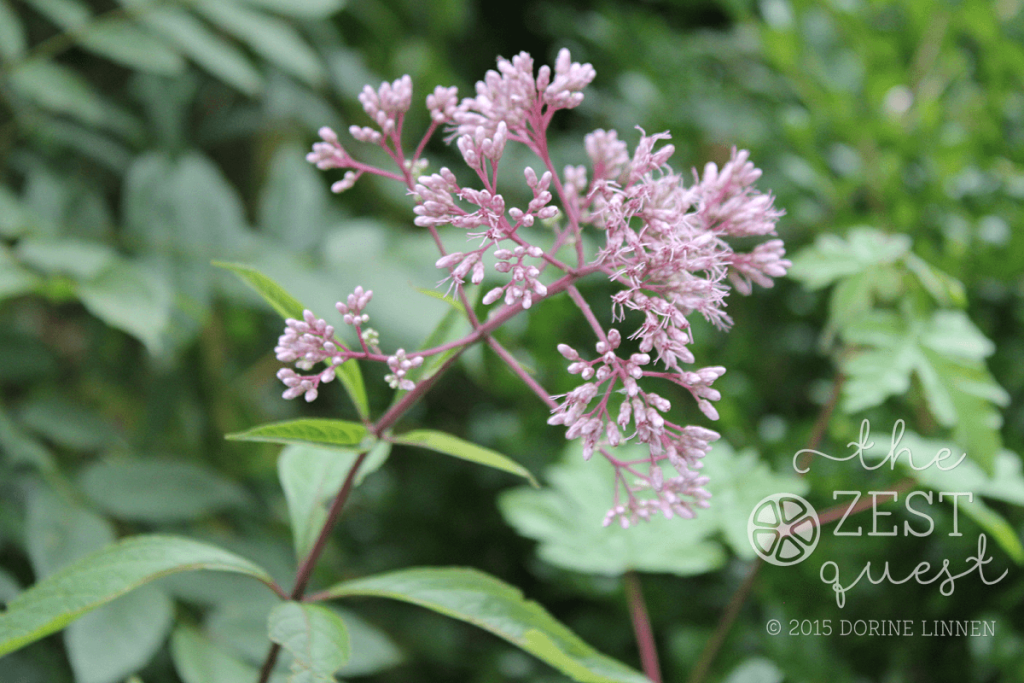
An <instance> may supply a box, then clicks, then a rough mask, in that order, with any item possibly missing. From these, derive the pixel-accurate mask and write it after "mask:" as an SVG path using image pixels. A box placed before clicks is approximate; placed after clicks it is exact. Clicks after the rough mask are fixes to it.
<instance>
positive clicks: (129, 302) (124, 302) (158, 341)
mask: <svg viewBox="0 0 1024 683" xmlns="http://www.w3.org/2000/svg"><path fill="white" fill-rule="evenodd" d="M78 297H79V298H80V299H81V300H82V304H83V305H84V306H85V307H86V308H87V309H88V310H89V312H90V313H92V314H93V315H95V316H96V317H97V318H99V319H100V320H102V321H103V322H105V323H107V324H108V325H110V326H111V327H115V328H117V329H119V330H122V331H123V332H127V333H128V334H130V335H132V336H133V337H135V338H136V339H138V340H139V341H141V342H142V343H143V344H145V345H146V348H147V349H149V352H150V353H152V354H154V355H159V354H160V353H161V352H162V351H163V350H164V342H163V335H164V332H165V330H166V328H167V326H168V325H169V324H170V322H171V304H172V299H171V290H170V288H169V287H168V286H167V283H166V282H164V280H163V279H162V278H161V277H160V276H159V275H158V274H157V273H154V272H153V271H152V270H147V269H145V268H143V267H142V266H140V265H136V264H134V263H130V262H128V261H118V262H117V263H115V264H113V265H112V266H111V267H109V268H107V269H106V270H104V271H103V272H102V273H101V274H100V275H99V276H98V277H96V278H94V279H92V280H89V281H87V282H83V283H81V285H80V286H79V288H78Z"/></svg>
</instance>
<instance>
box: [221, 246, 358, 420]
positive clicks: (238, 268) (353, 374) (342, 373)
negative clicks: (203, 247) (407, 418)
mask: <svg viewBox="0 0 1024 683" xmlns="http://www.w3.org/2000/svg"><path fill="white" fill-rule="evenodd" d="M213 265H215V266H217V267H218V268H224V269H226V270H230V271H231V272H232V273H234V274H235V275H237V276H238V277H239V278H241V279H242V281H243V282H245V283H246V284H247V285H249V287H251V288H252V289H253V290H255V291H256V293H257V294H259V295H260V296H262V297H263V299H264V300H265V301H266V302H267V303H268V304H270V306H271V307H272V308H273V309H274V310H275V311H277V314H278V315H280V316H281V317H282V318H285V319H288V318H291V319H293V320H302V314H303V312H304V310H305V309H304V308H303V306H302V304H300V303H299V302H298V301H297V300H296V299H295V298H294V297H292V295H291V294H289V293H288V292H286V291H285V289H284V288H283V287H281V285H279V284H277V283H276V282H274V281H273V280H272V279H270V278H269V277H267V276H266V275H264V274H263V273H261V272H260V271H258V270H256V269H255V268H253V267H252V266H247V265H244V264H241V263H225V262H223V261H214V262H213ZM334 371H335V373H336V374H337V377H338V381H340V382H341V383H342V385H343V386H344V387H345V391H346V392H347V393H348V395H349V398H351V399H352V403H353V404H355V407H356V410H357V411H358V413H359V416H360V417H362V418H364V419H365V418H367V417H368V416H369V414H370V404H369V399H368V398H367V396H366V385H365V384H364V383H363V374H362V372H361V371H360V370H359V365H358V364H357V363H356V362H355V361H353V360H349V361H347V362H345V363H342V364H341V365H336V366H335V369H334Z"/></svg>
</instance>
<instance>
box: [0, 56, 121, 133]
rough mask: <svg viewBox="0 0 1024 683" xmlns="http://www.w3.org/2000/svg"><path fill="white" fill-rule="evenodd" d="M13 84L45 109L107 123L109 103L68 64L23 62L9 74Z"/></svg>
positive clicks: (28, 98) (93, 122)
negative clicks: (105, 103)
mask: <svg viewBox="0 0 1024 683" xmlns="http://www.w3.org/2000/svg"><path fill="white" fill-rule="evenodd" d="M10 85H11V87H12V88H13V89H14V91H15V92H16V93H17V94H18V95H20V96H22V97H24V98H25V99H27V100H30V101H32V102H33V103H34V104H36V105H37V106H39V107H41V108H43V109H46V110H49V111H52V112H54V113H57V114H67V115H68V116H73V117H75V118H77V119H79V120H81V121H83V122H84V123H86V124H89V125H92V126H100V125H102V124H103V123H104V117H105V116H106V106H105V105H104V103H103V100H102V99H101V98H100V95H99V93H97V92H96V91H95V90H94V89H93V87H92V85H90V84H89V82H88V81H87V80H85V79H84V78H82V77H81V76H80V75H79V74H78V72H76V71H75V70H73V69H69V68H68V67H66V66H62V65H60V64H55V63H53V62H49V61H44V60H39V59H30V60H28V61H26V62H21V63H20V64H18V66H17V67H15V69H14V70H13V71H12V72H11V74H10Z"/></svg>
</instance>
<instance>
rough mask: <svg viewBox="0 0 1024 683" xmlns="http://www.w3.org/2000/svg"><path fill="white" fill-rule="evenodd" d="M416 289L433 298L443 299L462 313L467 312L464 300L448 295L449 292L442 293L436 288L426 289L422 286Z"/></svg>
mask: <svg viewBox="0 0 1024 683" xmlns="http://www.w3.org/2000/svg"><path fill="white" fill-rule="evenodd" d="M416 291H417V292H419V293H420V294H425V295H426V296H429V297H430V298H431V299H437V300H438V301H443V302H445V303H446V304H448V305H449V306H451V307H452V308H454V309H455V310H456V311H458V312H459V313H462V314H463V315H465V314H466V307H465V306H463V305H462V302H461V301H459V300H457V299H455V298H453V297H450V296H448V295H447V294H442V293H441V292H439V291H437V290H436V289H424V288H422V287H417V288H416Z"/></svg>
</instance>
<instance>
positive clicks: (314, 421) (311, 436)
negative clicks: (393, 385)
mask: <svg viewBox="0 0 1024 683" xmlns="http://www.w3.org/2000/svg"><path fill="white" fill-rule="evenodd" d="M226 438H227V439H230V440H231V441H262V442H265V443H283V444H291V443H304V444H312V445H314V446H316V445H320V446H343V447H351V446H358V447H360V448H369V447H370V446H371V445H372V443H373V439H372V438H371V435H370V432H369V431H368V430H367V429H366V427H364V426H363V425H361V424H359V423H358V422H347V421H345V420H328V419H323V418H304V419H300V420H288V421H285V422H274V423H272V424H265V425H260V426H259V427H253V428H252V429H249V430H246V431H244V432H236V433H234V434H228V435H227V437H226Z"/></svg>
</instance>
